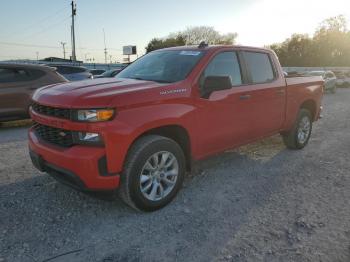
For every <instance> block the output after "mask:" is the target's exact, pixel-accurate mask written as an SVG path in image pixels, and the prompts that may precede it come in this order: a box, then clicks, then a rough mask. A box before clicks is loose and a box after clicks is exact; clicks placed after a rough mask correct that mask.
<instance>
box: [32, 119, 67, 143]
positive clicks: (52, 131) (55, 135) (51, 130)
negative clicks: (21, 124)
mask: <svg viewBox="0 0 350 262" xmlns="http://www.w3.org/2000/svg"><path fill="white" fill-rule="evenodd" d="M33 128H34V130H35V132H36V133H37V134H38V136H39V137H40V138H41V139H43V140H44V141H46V142H49V143H52V144H55V145H58V146H62V147H71V146H73V145H74V141H73V134H72V132H71V131H68V130H64V129H60V128H55V127H51V126H45V125H42V124H39V123H34V125H33Z"/></svg>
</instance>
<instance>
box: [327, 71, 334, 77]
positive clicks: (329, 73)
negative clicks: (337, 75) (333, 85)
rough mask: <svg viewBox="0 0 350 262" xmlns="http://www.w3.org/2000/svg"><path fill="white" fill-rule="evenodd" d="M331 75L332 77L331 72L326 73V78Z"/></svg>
mask: <svg viewBox="0 0 350 262" xmlns="http://www.w3.org/2000/svg"><path fill="white" fill-rule="evenodd" d="M333 77H334V75H333V73H331V72H327V73H326V78H333Z"/></svg>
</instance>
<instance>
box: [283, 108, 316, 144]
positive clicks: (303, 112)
mask: <svg viewBox="0 0 350 262" xmlns="http://www.w3.org/2000/svg"><path fill="white" fill-rule="evenodd" d="M311 131H312V118H311V113H310V111H309V110H307V109H304V108H302V109H300V111H299V113H298V117H297V121H296V122H295V124H294V126H293V129H292V130H290V131H289V132H288V133H286V134H283V141H284V144H285V145H286V146H287V147H288V148H290V149H302V148H303V147H305V146H306V144H307V143H308V142H309V139H310V136H311Z"/></svg>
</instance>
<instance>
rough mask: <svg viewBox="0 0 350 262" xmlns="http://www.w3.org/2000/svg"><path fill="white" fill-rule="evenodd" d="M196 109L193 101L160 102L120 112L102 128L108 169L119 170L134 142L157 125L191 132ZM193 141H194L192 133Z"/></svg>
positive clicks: (112, 171)
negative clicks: (170, 126) (189, 102)
mask: <svg viewBox="0 0 350 262" xmlns="http://www.w3.org/2000/svg"><path fill="white" fill-rule="evenodd" d="M194 111H195V108H194V107H193V105H189V104H166V105H164V104H163V105H161V104H158V105H151V106H145V107H139V108H131V109H128V110H123V111H122V112H118V115H117V117H116V118H115V119H114V120H113V121H111V122H110V123H109V124H108V126H105V128H104V130H103V137H104V140H105V146H106V155H107V167H108V171H109V172H110V173H120V172H121V171H122V170H123V165H124V161H125V158H126V156H127V153H128V151H129V149H130V147H131V145H132V144H133V143H134V142H135V141H136V140H137V138H139V137H140V136H142V135H143V134H144V133H146V132H148V131H150V130H152V129H154V128H159V127H163V126H169V125H176V126H181V127H183V128H184V129H186V130H187V131H188V133H189V134H191V130H192V127H193V125H194ZM190 141H191V142H192V143H193V139H192V138H191V137H190Z"/></svg>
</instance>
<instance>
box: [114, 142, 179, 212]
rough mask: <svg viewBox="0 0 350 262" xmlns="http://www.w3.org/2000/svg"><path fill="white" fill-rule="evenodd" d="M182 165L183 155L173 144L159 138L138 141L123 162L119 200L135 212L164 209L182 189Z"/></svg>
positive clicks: (176, 145) (177, 146)
mask: <svg viewBox="0 0 350 262" xmlns="http://www.w3.org/2000/svg"><path fill="white" fill-rule="evenodd" d="M163 158H164V159H166V160H165V161H164V163H163V164H162V159H163ZM185 162H186V160H185V155H184V152H183V151H182V149H181V147H180V146H179V145H178V144H177V143H176V142H175V141H174V140H172V139H169V138H166V137H162V136H158V135H147V136H144V137H141V138H140V139H138V140H137V141H136V142H135V143H134V144H133V145H132V147H131V149H130V150H129V153H128V156H127V158H126V161H125V164H124V170H123V172H122V174H121V186H120V189H119V196H120V197H121V199H122V200H123V201H124V202H125V203H126V204H127V205H129V206H130V207H132V208H134V209H136V210H142V211H155V210H158V209H160V208H162V207H164V206H166V205H167V204H168V203H169V202H171V201H172V200H173V198H174V197H175V196H176V194H177V193H178V191H179V190H180V188H181V186H182V183H183V179H184V176H185V172H186V163H185ZM169 163H170V164H171V165H169ZM176 173H177V175H175V174H176ZM154 188H156V189H154ZM141 189H143V190H141ZM154 191H155V192H154Z"/></svg>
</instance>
